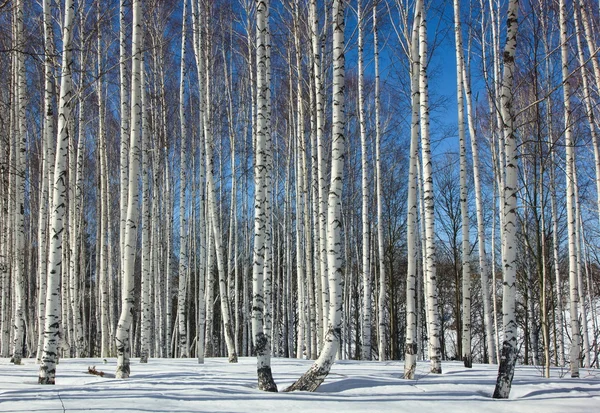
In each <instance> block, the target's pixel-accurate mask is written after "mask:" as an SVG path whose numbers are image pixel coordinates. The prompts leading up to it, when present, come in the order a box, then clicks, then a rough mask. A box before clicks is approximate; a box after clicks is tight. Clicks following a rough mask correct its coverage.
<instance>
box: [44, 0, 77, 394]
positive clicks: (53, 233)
mask: <svg viewBox="0 0 600 413" xmlns="http://www.w3.org/2000/svg"><path fill="white" fill-rule="evenodd" d="M64 10H65V15H64V23H63V33H62V44H63V46H62V62H61V80H60V95H59V102H58V130H57V131H58V134H57V137H56V159H55V161H54V182H53V188H52V216H51V220H50V234H49V236H50V245H49V247H48V275H47V277H48V280H47V286H48V288H47V293H46V319H45V324H44V349H43V353H42V360H41V363H40V372H39V378H38V382H39V384H54V383H55V380H56V364H57V362H58V351H59V348H58V346H59V341H60V331H59V325H60V315H61V311H60V291H61V289H60V278H59V277H60V276H61V274H62V263H63V261H62V241H63V236H62V234H63V232H64V230H65V223H64V222H65V216H66V204H67V193H68V188H67V182H66V177H67V168H68V165H67V163H68V162H67V159H68V152H69V133H68V127H69V121H70V118H71V104H72V94H73V87H72V73H73V24H74V22H73V21H74V18H73V17H74V15H75V4H74V2H73V0H65V8H64Z"/></svg>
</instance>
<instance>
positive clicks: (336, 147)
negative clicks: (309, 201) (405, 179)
mask: <svg viewBox="0 0 600 413" xmlns="http://www.w3.org/2000/svg"><path fill="white" fill-rule="evenodd" d="M345 5H346V4H345V1H343V0H334V2H333V22H332V23H333V63H334V64H333V121H332V135H333V141H332V147H331V151H332V152H331V183H330V188H329V197H328V208H327V224H328V231H327V235H328V237H327V251H328V254H327V267H328V274H329V291H330V296H329V301H330V311H329V324H328V328H327V333H326V335H325V340H324V343H323V348H322V350H321V353H320V356H319V358H318V359H317V360H316V361H315V363H314V364H313V365H312V366H311V367H310V369H309V370H308V371H307V372H306V373H304V375H302V377H300V378H299V379H298V380H297V381H296V382H295V383H294V384H292V385H291V386H290V387H288V388H287V389H286V391H294V390H304V391H315V390H316V389H317V388H318V387H319V386H320V385H321V383H322V382H323V380H325V377H327V375H328V374H329V371H330V369H331V366H332V365H333V363H334V360H335V356H336V354H337V352H338V347H339V343H340V339H341V337H340V336H341V329H342V322H341V321H342V305H343V303H342V270H343V268H342V242H341V229H342V213H341V201H342V185H343V177H344V174H343V172H344V151H345V136H344V131H345V125H346V119H345V109H344V74H345V57H344V44H345V42H344V27H345V21H344V8H345Z"/></svg>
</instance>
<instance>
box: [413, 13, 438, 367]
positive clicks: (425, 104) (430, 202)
mask: <svg viewBox="0 0 600 413" xmlns="http://www.w3.org/2000/svg"><path fill="white" fill-rule="evenodd" d="M417 4H420V8H421V10H420V14H421V21H420V25H419V62H420V65H419V106H420V108H419V109H420V117H421V124H420V126H421V157H422V160H423V164H422V169H423V172H422V174H423V194H422V195H423V209H424V217H423V218H424V223H425V244H424V248H425V249H424V258H425V260H424V262H425V277H426V296H427V303H428V304H427V313H428V317H427V322H428V325H429V328H428V333H429V358H430V359H431V372H432V373H436V374H441V373H442V365H441V355H442V354H441V353H442V349H441V337H440V317H439V312H438V304H437V302H438V291H437V277H436V266H435V212H434V193H433V165H432V159H431V138H430V134H429V84H428V78H427V66H428V60H427V42H428V40H427V18H426V13H425V6H424V4H423V3H417Z"/></svg>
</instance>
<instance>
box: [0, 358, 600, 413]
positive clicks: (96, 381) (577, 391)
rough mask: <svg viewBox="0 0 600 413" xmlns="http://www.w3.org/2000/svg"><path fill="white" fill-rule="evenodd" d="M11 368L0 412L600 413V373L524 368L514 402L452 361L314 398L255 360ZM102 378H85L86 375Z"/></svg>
mask: <svg viewBox="0 0 600 413" xmlns="http://www.w3.org/2000/svg"><path fill="white" fill-rule="evenodd" d="M23 362H24V363H25V364H24V365H21V366H14V365H12V364H10V363H9V360H8V359H0V412H81V411H95V412H223V413H246V412H261V413H262V412H277V413H293V412H311V413H332V412H340V413H347V412H348V413H351V412H377V413H379V412H395V413H402V412H411V413H413V412H417V413H425V412H436V413H476V412H510V413H519V412H523V413H536V412H539V413H542V412H543V413H552V412H557V413H558V412H560V413H564V412H566V411H571V412H590V413H591V412H598V411H600V410H599V409H600V407H599V406H600V371H598V370H587V369H582V370H581V375H582V377H581V378H579V379H572V378H570V377H569V375H568V371H567V370H566V369H553V370H552V375H551V378H550V379H545V378H543V377H542V370H541V369H540V368H538V367H531V366H518V367H517V369H516V372H515V379H514V381H513V388H512V391H511V397H510V399H509V400H493V399H492V398H491V397H490V395H491V393H492V391H493V389H494V384H495V379H496V372H497V367H496V366H488V365H474V366H473V368H472V369H465V368H464V367H463V366H462V364H461V363H458V362H445V363H443V364H442V368H443V369H444V374H442V375H433V374H429V373H428V366H429V365H428V363H425V362H420V363H419V364H418V366H417V375H416V377H417V379H416V380H414V381H408V380H404V379H402V371H403V363H402V362H400V361H392V362H384V363H380V362H375V361H374V362H358V361H338V362H336V364H335V365H334V366H333V369H332V371H331V373H330V375H329V376H328V377H327V379H326V380H325V382H324V383H323V385H321V387H320V388H319V389H318V391H317V392H315V393H306V392H295V393H265V392H262V391H259V390H257V389H256V360H255V359H254V358H241V359H240V362H239V363H238V364H229V363H228V362H227V360H226V359H220V358H209V359H206V360H205V364H204V365H199V364H197V360H195V359H151V360H150V361H149V363H148V364H140V363H139V359H132V365H131V372H132V376H131V378H129V379H126V380H119V379H115V378H114V371H115V368H116V359H108V361H107V363H104V362H103V359H100V358H94V359H62V360H61V362H60V364H59V365H58V368H57V373H58V376H57V384H56V385H55V386H41V385H38V384H37V375H38V368H39V367H38V365H36V364H35V360H34V359H27V360H23ZM310 364H311V362H310V361H306V360H296V359H273V376H274V378H275V381H276V382H277V384H278V386H279V389H280V390H282V389H284V388H286V387H287V386H289V385H290V384H292V383H293V382H294V380H295V379H297V378H298V377H300V375H301V374H302V373H303V372H304V371H306V369H307V368H308V367H309V366H310ZM93 366H95V367H96V370H99V371H103V372H104V373H105V375H104V377H99V376H94V375H91V374H88V373H87V371H88V367H93Z"/></svg>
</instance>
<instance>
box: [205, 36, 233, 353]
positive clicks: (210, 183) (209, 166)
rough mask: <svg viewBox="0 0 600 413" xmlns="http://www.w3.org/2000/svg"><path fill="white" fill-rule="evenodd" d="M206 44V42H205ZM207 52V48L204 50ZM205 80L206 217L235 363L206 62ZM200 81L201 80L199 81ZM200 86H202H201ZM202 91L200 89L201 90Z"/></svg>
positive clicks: (226, 329) (222, 307)
mask: <svg viewBox="0 0 600 413" xmlns="http://www.w3.org/2000/svg"><path fill="white" fill-rule="evenodd" d="M207 44H208V42H207ZM205 52H206V53H207V54H208V50H207V51H205ZM204 72H205V78H204V79H205V81H204V85H203V86H204V87H203V92H204V93H203V95H202V96H203V98H202V105H204V122H203V126H204V151H205V156H206V185H207V200H208V219H209V221H210V224H211V227H212V235H213V241H214V244H215V256H216V260H217V269H218V272H219V293H220V294H221V300H220V301H221V317H222V319H223V328H224V333H225V342H226V345H227V353H228V357H229V362H230V363H237V354H236V352H235V344H234V341H233V326H232V325H231V311H230V305H229V294H228V293H227V271H226V269H225V263H224V258H223V255H224V253H223V247H222V238H221V237H222V235H221V227H220V222H219V217H218V209H217V200H216V190H215V183H214V173H213V165H214V163H213V150H212V145H213V136H212V131H211V127H210V116H211V115H210V110H209V105H208V102H209V98H210V96H211V93H210V79H211V77H210V67H209V65H208V64H207V65H206V66H205V68H204ZM201 83H202V81H201ZM201 88H202V86H201ZM201 91H202V90H201Z"/></svg>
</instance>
